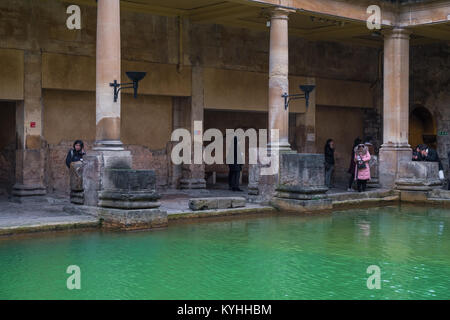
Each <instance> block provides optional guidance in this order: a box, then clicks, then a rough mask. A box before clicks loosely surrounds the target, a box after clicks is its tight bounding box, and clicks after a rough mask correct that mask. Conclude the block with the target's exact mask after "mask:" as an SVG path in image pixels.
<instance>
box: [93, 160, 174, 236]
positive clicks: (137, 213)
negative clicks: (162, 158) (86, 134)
mask: <svg viewBox="0 0 450 320" xmlns="http://www.w3.org/2000/svg"><path fill="white" fill-rule="evenodd" d="M159 198H160V196H159V195H158V193H157V192H156V175H155V171H153V170H131V169H109V168H106V169H105V170H104V172H103V177H102V189H101V190H100V191H99V193H98V206H99V207H100V208H99V210H98V214H99V217H100V218H101V219H102V220H103V226H104V227H106V228H118V229H122V230H138V229H150V228H157V227H165V226H167V212H165V211H162V210H160V209H159V207H160V205H161V204H160V203H159V202H158V199H159Z"/></svg>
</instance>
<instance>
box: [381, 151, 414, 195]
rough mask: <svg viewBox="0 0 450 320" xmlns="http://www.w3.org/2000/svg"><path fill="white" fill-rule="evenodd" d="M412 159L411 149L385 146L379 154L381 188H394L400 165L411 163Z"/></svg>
mask: <svg viewBox="0 0 450 320" xmlns="http://www.w3.org/2000/svg"><path fill="white" fill-rule="evenodd" d="M407 145H408V144H407ZM408 146H409V145H408ZM411 158H412V149H411V148H409V147H397V146H396V147H392V146H385V145H383V146H382V148H381V149H380V153H379V167H378V168H379V169H378V179H379V183H380V186H381V187H382V188H387V189H392V188H394V187H395V180H396V179H397V173H398V171H399V164H400V163H401V162H407V161H411Z"/></svg>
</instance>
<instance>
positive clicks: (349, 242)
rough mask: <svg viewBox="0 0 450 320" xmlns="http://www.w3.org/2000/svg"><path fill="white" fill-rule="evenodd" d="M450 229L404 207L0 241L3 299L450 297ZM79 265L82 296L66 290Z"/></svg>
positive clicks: (440, 218)
mask: <svg viewBox="0 0 450 320" xmlns="http://www.w3.org/2000/svg"><path fill="white" fill-rule="evenodd" d="M449 222H450V210H443V209H438V208H422V207H420V208H418V207H411V206H401V207H383V208H373V209H358V210H350V211H342V212H335V213H333V214H324V215H317V216H312V217H311V216H310V217H300V216H294V215H286V216H282V215H281V216H272V217H262V218H261V217H259V218H245V219H234V220H224V221H202V222H199V223H191V224H177V225H171V226H170V227H169V228H168V229H166V230H161V231H156V232H139V233H108V232H92V233H82V234H64V235H55V236H41V237H33V238H29V239H11V240H1V241H0V261H1V264H0V298H2V299H14V298H25V299H28V298H37V299H49V298H53V299H433V298H434V299H436V298H439V299H449V298H450V232H449V228H448V224H449ZM73 264H75V265H78V266H80V268H81V273H82V276H81V279H82V290H80V291H75V290H74V291H69V290H67V289H66V280H67V276H68V275H67V274H66V273H65V270H66V268H67V266H69V265H73ZM370 265H377V266H379V267H380V268H381V289H380V290H369V289H367V286H366V281H367V277H368V275H367V273H366V270H367V267H368V266H370Z"/></svg>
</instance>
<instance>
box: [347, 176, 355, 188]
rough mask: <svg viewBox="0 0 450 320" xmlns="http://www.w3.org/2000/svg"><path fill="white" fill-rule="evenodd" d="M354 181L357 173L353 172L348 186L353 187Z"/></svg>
mask: <svg viewBox="0 0 450 320" xmlns="http://www.w3.org/2000/svg"><path fill="white" fill-rule="evenodd" d="M353 181H355V174H354V173H352V176H351V177H350V180H348V188H349V189H351V188H352V186H353Z"/></svg>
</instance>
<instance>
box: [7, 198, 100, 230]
mask: <svg viewBox="0 0 450 320" xmlns="http://www.w3.org/2000/svg"><path fill="white" fill-rule="evenodd" d="M68 204H69V199H68V197H64V198H63V197H57V196H52V197H49V196H46V197H42V199H41V200H39V201H26V202H24V203H16V202H12V201H9V199H8V198H7V197H6V196H1V197H0V235H1V234H10V233H11V232H14V233H19V232H22V231H24V230H28V231H33V230H34V229H41V230H45V229H46V227H49V226H53V229H67V228H83V227H94V226H96V225H98V219H97V218H95V217H92V216H89V215H83V214H70V213H67V212H65V211H63V207H64V206H65V205H68Z"/></svg>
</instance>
